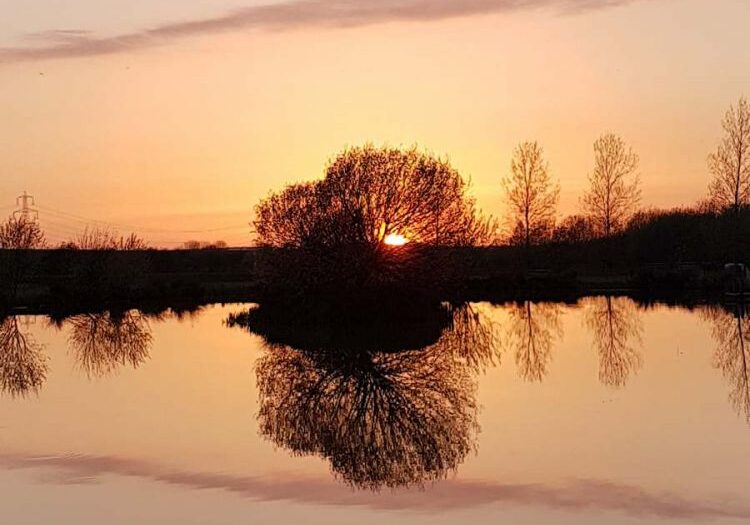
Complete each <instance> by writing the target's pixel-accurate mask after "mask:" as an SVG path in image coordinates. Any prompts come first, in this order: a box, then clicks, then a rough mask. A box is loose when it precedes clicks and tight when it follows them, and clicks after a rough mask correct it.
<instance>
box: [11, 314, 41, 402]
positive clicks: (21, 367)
mask: <svg viewBox="0 0 750 525" xmlns="http://www.w3.org/2000/svg"><path fill="white" fill-rule="evenodd" d="M46 379H47V356H46V355H44V353H43V351H42V345H40V344H39V343H37V342H36V341H35V340H34V337H33V336H32V335H31V334H30V333H27V332H24V331H23V330H22V329H21V326H20V318H19V317H17V316H10V317H6V318H4V319H2V320H0V390H2V392H3V393H4V394H8V395H10V396H11V397H24V396H26V395H28V394H29V393H38V392H39V389H40V388H41V386H42V384H43V383H44V381H45V380H46Z"/></svg>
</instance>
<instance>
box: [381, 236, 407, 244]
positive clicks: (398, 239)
mask: <svg viewBox="0 0 750 525" xmlns="http://www.w3.org/2000/svg"><path fill="white" fill-rule="evenodd" d="M408 242H409V239H407V238H406V237H404V236H403V235H400V234H398V233H389V234H388V235H386V236H385V237H384V238H383V243H384V244H387V245H388V246H403V245H404V244H406V243H408Z"/></svg>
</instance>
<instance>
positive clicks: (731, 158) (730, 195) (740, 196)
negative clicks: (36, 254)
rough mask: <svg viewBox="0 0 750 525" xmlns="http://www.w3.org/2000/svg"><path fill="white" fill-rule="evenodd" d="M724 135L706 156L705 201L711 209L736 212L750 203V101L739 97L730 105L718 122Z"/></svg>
mask: <svg viewBox="0 0 750 525" xmlns="http://www.w3.org/2000/svg"><path fill="white" fill-rule="evenodd" d="M722 127H723V128H724V137H723V138H722V140H721V143H720V144H719V146H718V148H717V149H716V151H715V152H714V153H712V154H711V155H709V157H708V167H709V170H710V171H711V174H712V175H713V179H712V180H711V183H710V184H709V188H708V193H709V202H710V203H711V205H712V207H713V208H714V209H719V210H723V209H726V208H731V209H732V210H734V211H735V212H738V211H739V210H740V208H741V207H742V206H747V205H748V204H750V103H748V101H747V99H745V98H744V97H743V98H740V100H739V101H738V102H737V105H736V106H734V105H732V106H730V107H729V110H728V111H727V113H726V115H725V116H724V120H723V122H722Z"/></svg>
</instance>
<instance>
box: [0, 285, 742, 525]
mask: <svg viewBox="0 0 750 525" xmlns="http://www.w3.org/2000/svg"><path fill="white" fill-rule="evenodd" d="M248 309H250V315H251V316H252V315H253V312H254V310H253V309H252V306H251V305H229V306H211V307H207V308H204V309H202V310H201V311H198V312H195V313H193V314H182V315H176V314H171V313H166V314H161V315H158V316H149V315H146V314H141V313H139V312H137V311H131V312H125V313H112V314H108V313H104V314H87V315H79V316H74V317H70V318H67V319H63V320H58V321H56V322H53V321H50V320H49V319H48V318H46V317H41V316H35V317H32V316H17V317H11V318H7V319H5V320H4V321H2V325H1V326H0V387H2V390H1V392H0V492H1V493H2V494H3V497H2V502H3V505H2V507H3V508H2V512H3V518H2V520H0V522H2V523H13V524H48V523H58V524H92V525H93V524H100V523H109V524H120V523H122V524H130V523H144V524H152V523H153V524H163V523H168V524H171V523H174V524H205V523H212V524H224V523H227V524H229V523H239V522H247V521H251V522H254V523H295V522H299V521H304V522H306V523H351V522H358V523H363V524H366V523H384V522H389V523H456V522H459V520H471V521H472V522H473V523H497V522H498V521H501V522H507V523H571V524H573V523H604V522H606V523H644V522H645V523H673V522H675V521H680V522H690V523H704V522H705V523H708V522H711V523H734V522H736V523H740V522H744V521H745V520H747V519H749V518H750V497H748V496H747V495H746V493H747V490H746V487H747V485H748V482H750V457H748V455H747V454H746V452H747V450H748V445H750V426H749V425H748V414H750V412H749V411H750V385H749V383H748V370H749V369H750V363H748V362H747V359H748V357H750V356H749V355H748V348H746V345H747V344H749V343H750V335H748V333H750V332H748V331H747V328H748V327H747V326H746V325H747V324H748V320H747V318H746V316H745V315H744V312H743V311H742V310H741V309H739V308H738V307H733V306H730V307H724V308H720V307H700V308H696V309H693V310H688V309H685V308H670V307H666V306H654V307H649V308H643V307H640V306H638V305H636V304H635V303H633V302H632V301H630V300H629V299H623V298H612V299H607V298H592V299H585V300H582V301H581V302H579V303H578V304H576V305H558V304H539V303H535V304H532V303H522V304H514V305H503V306H493V305H489V304H477V305H471V307H470V308H464V309H456V310H454V311H451V312H449V314H450V316H449V317H447V318H440V319H438V320H437V321H436V324H435V325H434V326H433V325H432V324H431V323H424V322H422V321H420V322H418V323H416V324H415V323H412V324H407V325H404V326H400V325H392V324H391V325H389V324H388V323H383V324H382V325H375V328H374V329H373V330H372V332H371V333H362V331H361V330H358V331H356V332H355V333H351V332H346V333H345V334H344V335H343V336H342V337H338V336H336V337H333V336H329V335H328V332H326V331H325V330H326V329H325V327H321V328H320V330H318V335H315V334H313V333H312V332H310V331H308V332H305V331H304V330H302V331H301V332H300V333H296V332H295V333H293V334H290V333H288V332H290V331H295V330H297V328H298V327H294V326H293V325H294V323H291V324H290V325H289V326H285V327H282V328H278V327H277V328H274V327H271V328H268V326H267V323H266V321H267V320H266V319H265V318H262V319H261V320H259V319H260V318H258V317H257V316H256V318H254V321H253V318H252V317H251V318H250V319H251V321H253V322H254V323H255V324H253V322H251V323H249V324H248V323H245V324H243V323H239V324H238V323H232V322H230V323H227V321H228V320H230V321H231V320H232V319H236V318H235V317H231V316H232V314H242V313H243V312H247V311H248ZM261 321H262V322H261ZM247 326H250V327H251V329H248V328H247ZM259 326H260V327H261V329H259V328H258V327H259ZM388 326H391V329H390V330H391V331H392V332H393V333H390V334H389V333H388V331H389V328H388ZM409 327H411V328H409ZM251 330H255V331H256V332H257V333H260V334H263V335H262V336H261V335H257V334H255V333H252V331H251ZM274 330H276V331H274ZM405 330H411V333H410V334H408V336H402V335H399V334H401V333H402V332H404V331H405ZM320 334H323V335H320ZM394 334H395V335H394ZM287 339H288V340H287ZM290 342H291V343H294V344H290ZM306 342H309V345H306V344H305V343H306ZM395 342H402V343H403V348H398V349H394V348H390V351H378V348H381V347H385V346H388V345H393V344H395ZM295 344H296V345H297V347H295ZM342 345H348V347H349V348H350V349H351V348H355V350H351V351H346V350H344V351H342V352H340V353H337V352H335V351H334V350H336V349H337V348H339V346H342ZM299 346H302V347H303V348H299Z"/></svg>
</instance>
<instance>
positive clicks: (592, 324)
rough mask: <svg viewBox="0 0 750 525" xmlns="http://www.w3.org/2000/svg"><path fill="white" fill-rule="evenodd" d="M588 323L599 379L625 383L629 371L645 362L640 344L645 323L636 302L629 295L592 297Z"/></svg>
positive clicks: (589, 304)
mask: <svg viewBox="0 0 750 525" xmlns="http://www.w3.org/2000/svg"><path fill="white" fill-rule="evenodd" d="M585 319H586V325H587V326H588V327H589V329H590V330H591V332H592V334H593V336H594V348H595V349H596V351H597V353H598V354H599V379H600V381H601V382H602V383H603V384H605V385H607V386H612V387H622V386H625V384H626V383H627V381H628V378H629V377H630V374H631V373H632V372H634V371H636V370H638V369H639V368H640V367H641V366H642V365H643V357H642V356H641V353H640V351H639V350H638V349H637V348H636V346H635V344H637V345H640V344H641V339H642V334H643V325H642V324H641V320H640V318H639V316H638V311H637V307H636V305H635V303H633V302H632V301H631V300H630V299H624V298H613V297H610V296H607V297H597V298H593V299H590V300H589V301H588V305H587V307H586V313H585Z"/></svg>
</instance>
